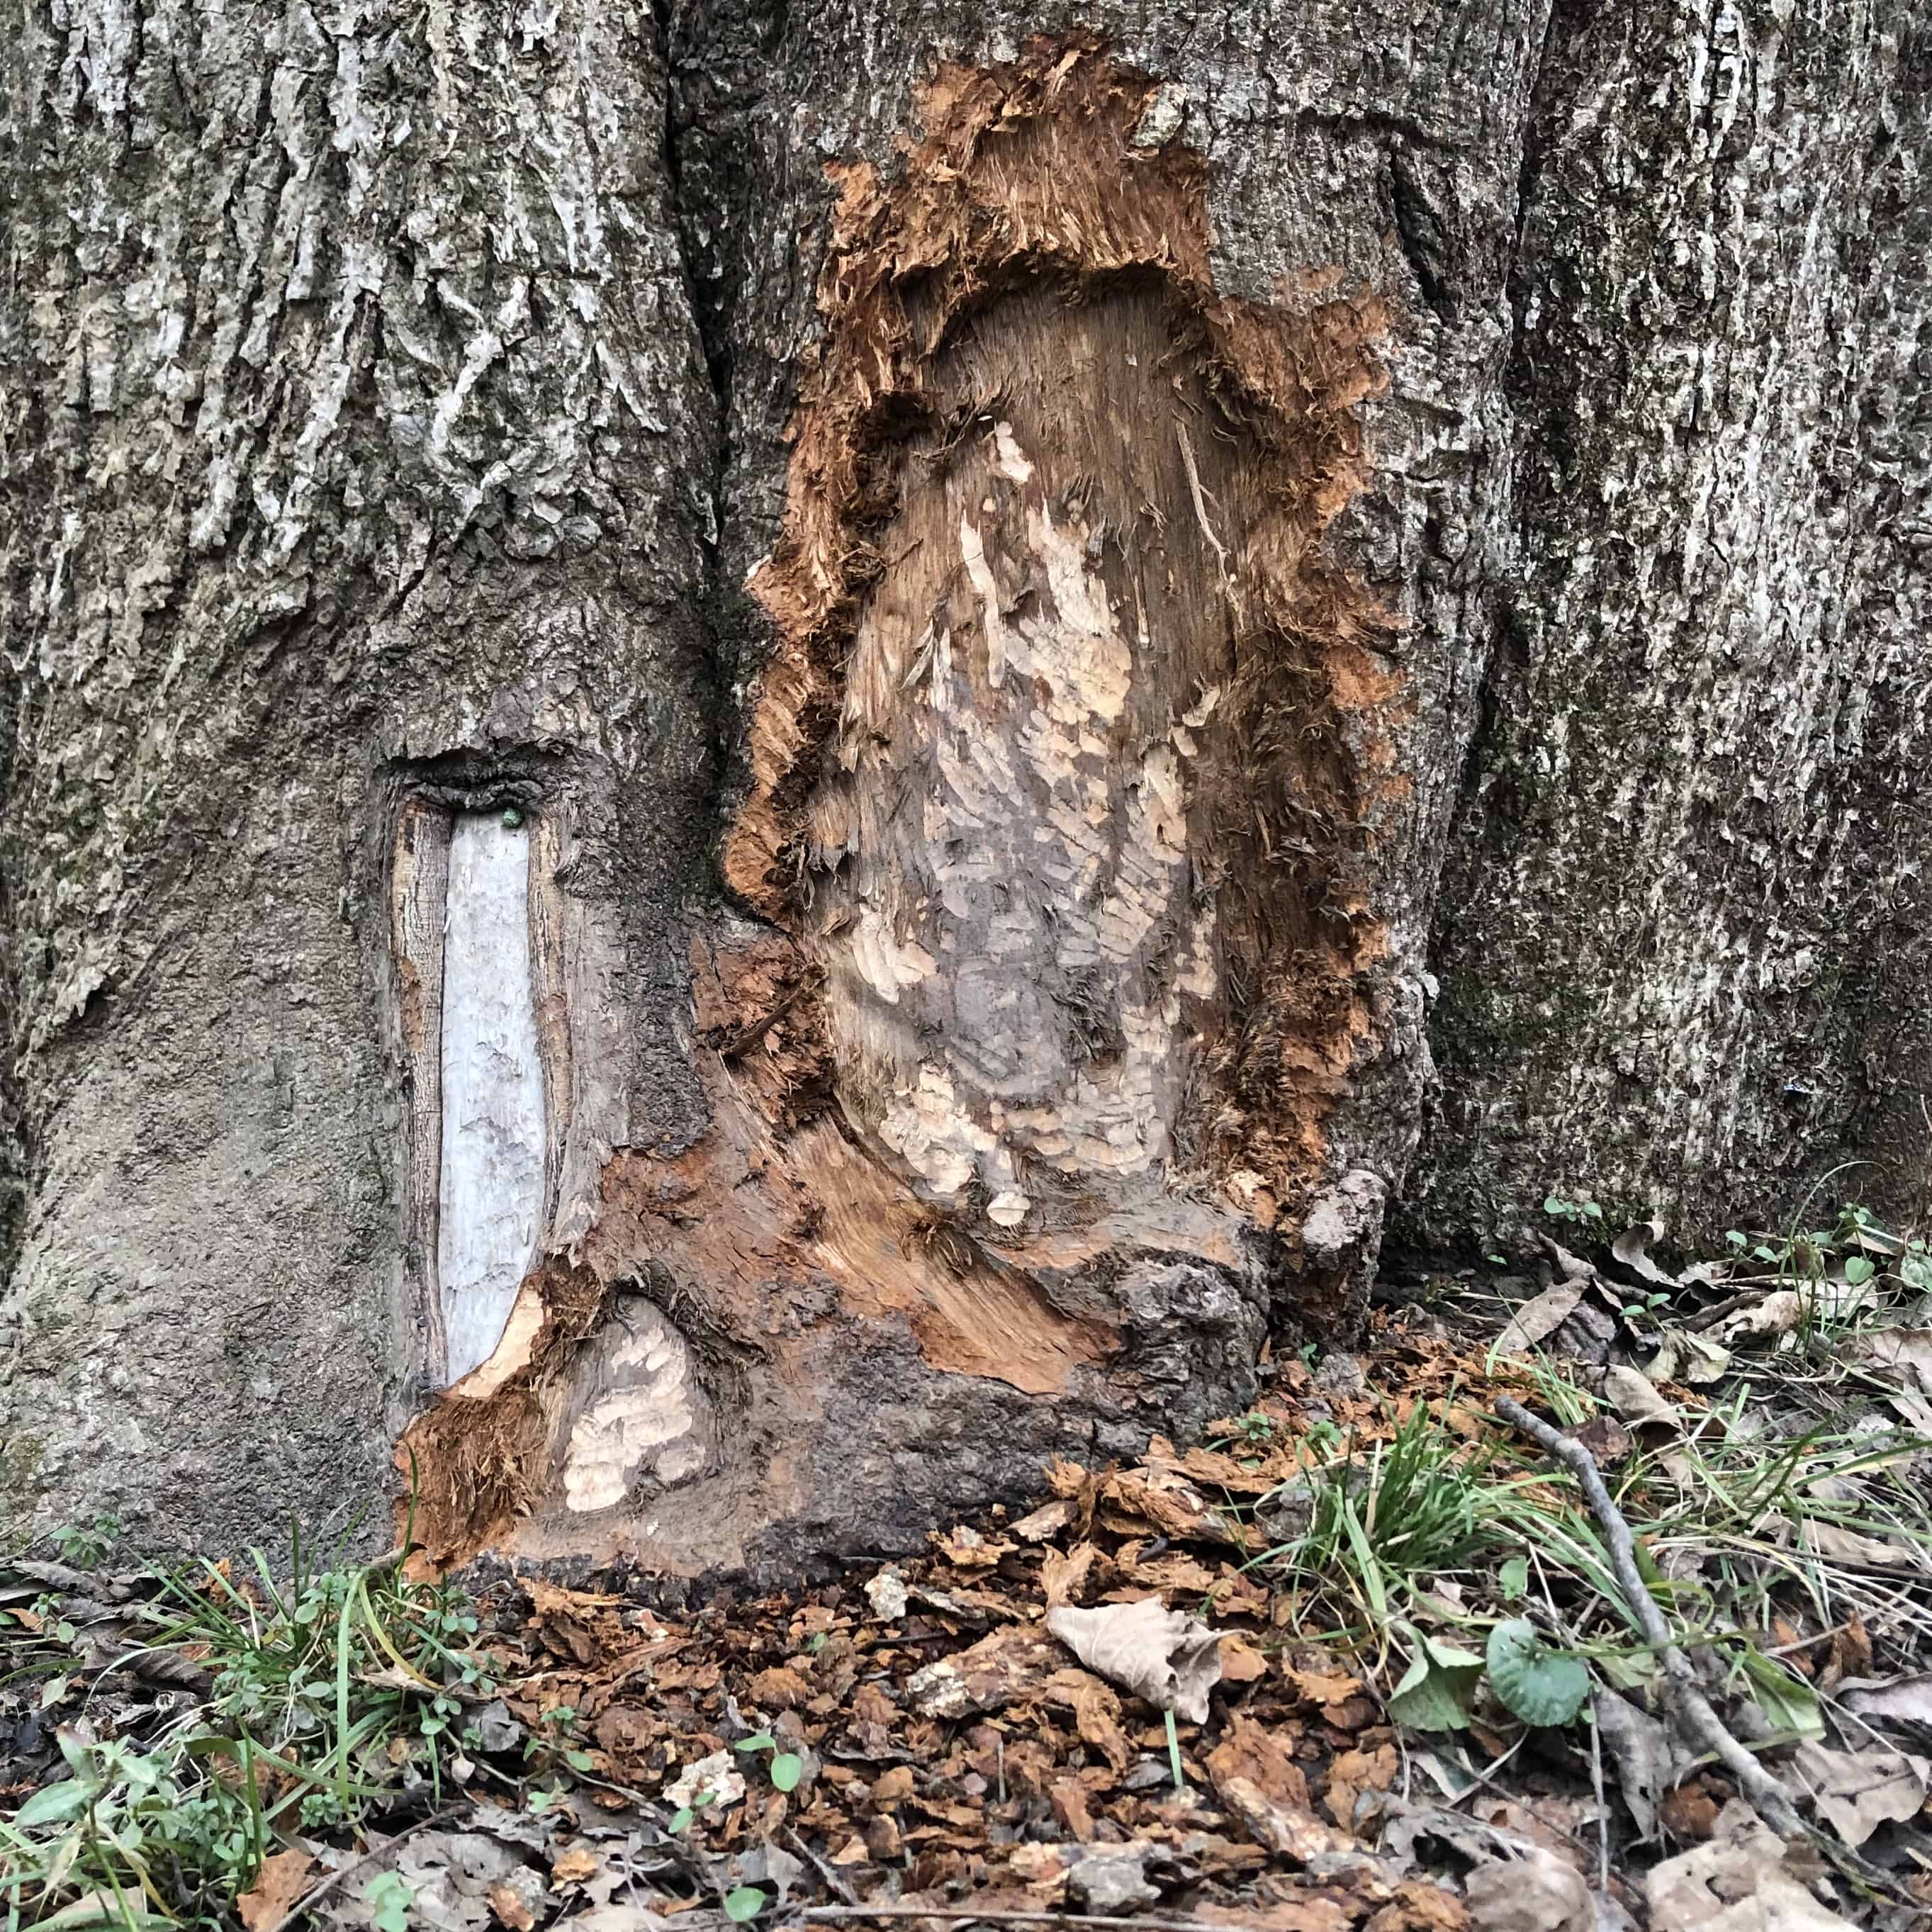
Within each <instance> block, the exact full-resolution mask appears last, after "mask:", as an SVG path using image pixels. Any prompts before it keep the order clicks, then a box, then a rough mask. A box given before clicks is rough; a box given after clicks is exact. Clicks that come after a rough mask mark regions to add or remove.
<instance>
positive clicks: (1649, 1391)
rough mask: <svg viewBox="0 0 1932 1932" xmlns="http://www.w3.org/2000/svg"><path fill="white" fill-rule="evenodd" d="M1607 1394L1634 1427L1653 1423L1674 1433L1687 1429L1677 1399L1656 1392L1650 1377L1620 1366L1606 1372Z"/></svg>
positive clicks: (1679, 1433) (1615, 1407) (1612, 1403)
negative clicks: (1665, 1397) (1672, 1401)
mask: <svg viewBox="0 0 1932 1932" xmlns="http://www.w3.org/2000/svg"><path fill="white" fill-rule="evenodd" d="M1604 1400H1606V1401H1607V1402H1608V1403H1610V1406H1612V1407H1613V1409H1616V1412H1617V1413H1618V1414H1619V1415H1620V1416H1622V1418H1623V1419H1624V1420H1625V1421H1626V1422H1628V1424H1631V1427H1633V1428H1640V1427H1643V1424H1646V1423H1655V1424H1657V1425H1658V1427H1660V1428H1663V1429H1668V1430H1670V1431H1671V1433H1673V1435H1682V1433H1683V1432H1684V1418H1683V1417H1682V1416H1681V1415H1679V1414H1678V1412H1677V1407H1676V1404H1675V1403H1671V1402H1668V1401H1667V1400H1665V1399H1664V1397H1662V1396H1661V1395H1659V1394H1658V1392H1657V1390H1656V1388H1655V1386H1654V1385H1652V1383H1651V1382H1650V1381H1649V1379H1648V1378H1646V1377H1645V1376H1640V1375H1639V1374H1638V1373H1637V1370H1634V1369H1627V1368H1624V1367H1621V1366H1619V1367H1613V1368H1608V1369H1606V1370H1604Z"/></svg>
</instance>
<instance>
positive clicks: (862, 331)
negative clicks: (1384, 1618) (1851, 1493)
mask: <svg viewBox="0 0 1932 1932" xmlns="http://www.w3.org/2000/svg"><path fill="white" fill-rule="evenodd" d="M1918 13H1919V14H1920V16H1921V18H1920V19H1918V20H1917V21H1916V22H1915V23H1914V24H1913V25H1912V26H1909V27H1907V26H1903V25H1901V24H1900V22H1899V20H1898V19H1897V15H1896V10H1892V11H1891V12H1888V13H1887V14H1886V16H1885V17H1884V18H1883V19H1882V20H1881V19H1879V18H1877V17H1876V16H1874V15H1873V14H1872V13H1870V12H1868V11H1867V10H1861V9H1857V8H1846V9H1832V10H1829V14H1828V15H1827V16H1826V17H1823V19H1820V20H1811V19H1807V20H1797V19H1796V18H1794V17H1791V16H1792V10H1790V8H1789V7H1783V6H1775V5H1769V4H1767V5H1763V6H1762V7H1755V8H1748V9H1744V10H1736V9H1733V10H1727V11H1726V12H1724V13H1723V14H1721V17H1720V18H1719V20H1718V23H1716V24H1715V26H1713V25H1712V24H1711V23H1709V22H1707V21H1706V20H1705V19H1704V18H1703V16H1702V14H1701V13H1700V14H1697V15H1695V16H1694V15H1693V13H1691V10H1688V8H1685V9H1681V10H1680V9H1679V8H1676V7H1673V6H1672V5H1669V4H1667V0H1631V4H1630V5H1626V6H1624V7H1614V6H1610V5H1603V6H1598V7H1589V6H1587V5H1586V6H1574V5H1565V6H1562V7H1558V8H1557V10H1556V12H1555V13H1554V14H1552V13H1550V10H1549V8H1548V7H1547V6H1546V5H1543V4H1541V0H1471V4H1469V5H1465V6H1463V7H1460V8H1459V9H1457V10H1454V12H1453V13H1447V14H1445V13H1444V12H1443V11H1442V10H1441V9H1439V8H1438V7H1436V6H1434V5H1425V4H1424V3H1423V0H1396V3H1395V4H1394V5H1385V6H1383V7H1380V8H1379V9H1377V10H1374V11H1373V13H1368V12H1364V11H1363V10H1358V9H1355V8H1352V7H1348V6H1346V5H1340V4H1336V0H1280V4H1277V5H1271V6H1262V7H1252V6H1246V7H1236V6H1233V5H1214V6H1211V7H1207V8H1206V9H1205V10H1204V9H1202V8H1200V7H1195V6H1193V5H1190V6H1187V7H1181V6H1180V5H1172V6H1168V5H1154V6H1137V7H1125V6H1109V5H1099V6H1095V7H1090V8H1088V9H1087V10H1084V11H1082V12H1081V13H1078V14H1076V13H1074V12H1073V10H1070V9H1067V8H1063V7H1052V8H1048V9H1044V10H1043V9H1041V8H1040V7H1037V6H1036V7H1027V8H1022V7H1017V6H1015V7H1004V6H995V7H992V8H991V9H988V8H985V7H978V6H975V7H970V8H969V7H965V6H964V5H960V4H958V0H926V4H924V5H922V4H920V0H843V4H836V3H835V0H826V4H817V0H814V4H799V0H793V4H792V5H789V6H784V5H775V4H766V0H690V4H688V5H686V4H682V0H676V4H670V5H666V6H665V7H663V8H662V9H661V11H660V13H659V14H658V16H656V17H652V15H650V14H649V13H646V12H645V11H643V10H641V9H636V10H613V9H606V8H603V7H597V6H594V5H590V4H589V0H546V4H542V5H529V6H527V7H524V8H523V9H522V10H520V11H518V12H517V13H514V15H512V14H510V13H508V12H507V11H506V10H501V9H497V8H494V7H485V6H483V5H478V4H474V0H433V4H432V5H431V6H430V7H428V9H427V10H391V9H390V8H389V7H386V6H384V5H378V4H368V5H356V6H352V7H347V8H345V9H341V10H337V11H336V12H335V13H332V14H330V15H328V16H326V17H325V16H323V15H321V14H319V13H316V12H314V11H311V10H309V9H308V8H307V7H289V8H287V9H286V10H283V11H280V12H278V11H277V10H275V9H274V8H272V7H269V6H268V5H234V6H231V7H230V8H229V10H226V11H225V12H219V13H217V12H210V11H209V10H207V9H205V8H200V7H189V6H187V5H184V4H181V0H139V3H138V4H131V5H126V6H114V7H108V6H101V7H80V6H70V5H65V4H63V5H60V6H57V7H37V8H36V9H35V10H34V11H33V13H31V17H30V19H29V21H28V26H27V28H26V31H25V32H24V33H23V34H20V36H18V37H17V38H16V39H15V40H13V43H11V44H10V47H9V49H8V51H7V54H6V55H5V59H6V62H7V77H8V79H7V97H6V101H5V109H4V127H5V141H6V146H5V163H4V165H5V171H6V172H5V186H6V188H7V193H8V196H9V199H10V205H11V206H12V207H13V208H14V210H15V211H16V214H15V224H16V225H15V242H14V253H13V268H12V275H11V279H10V283H9V285H8V287H7V293H6V296H5V306H4V308H0V329H4V335H0V381H3V382H4V391H3V392H0V394H4V398H5V412H6V413H5V419H4V432H5V434H4V441H0V465H4V468H0V478H4V489H5V496H4V498H3V499H0V502H4V506H5V507H4V512H0V514H4V523H0V542H4V543H5V545H6V546H7V548H6V552H5V557H6V585H7V595H6V600H5V604H4V606H0V610H4V613H5V615H4V618H0V622H4V625H5V630H4V632H0V637H4V642H5V653H6V655H5V660H4V661H5V666H6V670H5V675H4V677H0V756H4V757H5V758H6V760H7V762H6V764H5V767H4V769H5V787H6V799H5V820H4V823H0V919H4V920H5V938H6V947H7V950H6V960H7V974H6V978H5V986H4V988H0V1001H4V1003H5V1004H4V1008H0V1013H3V1014H4V1017H5V1019H6V1021H7V1025H8V1026H9V1028H10V1039H11V1040H12V1043H13V1046H12V1051H11V1053H10V1062H9V1069H8V1072H7V1079H6V1081H5V1084H4V1085H0V1138H5V1139H9V1140H10V1142H11V1143H12V1145H11V1149H10V1151H9V1153H8V1154H7V1156H6V1157H5V1159H4V1160H0V1241H5V1242H6V1243H7V1244H8V1247H6V1248H5V1249H0V1259H5V1260H6V1261H7V1262H9V1263H10V1287H9V1292H8V1300H7V1319H8V1322H9V1324H10V1331H9V1332H7V1333H6V1334H0V1346H5V1348H7V1349H8V1350H9V1352H10V1356H11V1360H12V1363H13V1373H12V1375H11V1377H10V1385H9V1388H8V1391H7V1397H6V1425H5V1426H6V1429H7V1442H6V1448H5V1452H4V1467H0V1508H5V1510H6V1511H7V1513H8V1514H16V1515H20V1516H23V1517H25V1518H26V1519H27V1520H33V1521H46V1520H57V1519H58V1518H60V1517H70V1516H74V1515H77V1514H83V1513H84V1512H86V1511H89V1510H90V1509H92V1508H95V1507H99V1506H105V1505H107V1502H109V1501H110V1499H111V1500H112V1501H113V1502H115V1504H116V1505H118V1508H119V1510H120V1513H121V1514H122V1515H123V1516H124V1517H127V1518H129V1519H130V1520H131V1521H132V1522H133V1523H134V1525H135V1526H137V1527H138V1528H139V1529H140V1530H141V1531H142V1532H143V1533H144V1534H145V1535H148V1537H150V1538H182V1539H186V1540H190V1541H199V1542H201V1543H203V1544H206V1545H208V1546H210V1547H214V1546H220V1545H226V1544H233V1543H234V1542H236V1541H240V1540H242V1539H244V1538H248V1537H250V1536H259V1535H262V1534H263V1533H265V1532H267V1531H269V1529H272V1526H273V1525H274V1524H275V1523H277V1522H278V1521H279V1520H282V1519H284V1517H286V1516H287V1514H289V1513H290V1512H291V1511H294V1512H296V1513H299V1514H302V1515H303V1516H305V1517H308V1519H310V1520H311V1521H316V1522H320V1523H329V1522H335V1523H346V1522H348V1521H351V1520H362V1521H363V1523H364V1527H363V1529H362V1532H361V1533H362V1535H363V1536H364V1537H365V1540H368V1539H372V1538H375V1537H377V1536H378V1535H386V1534H388V1533H389V1526H388V1524H387V1523H386V1522H384V1521H382V1520H381V1518H382V1515H383V1511H384V1510H385V1509H386V1508H387V1507H388V1506H389V1502H391V1501H393V1500H395V1499H398V1497H400V1498H401V1500H400V1502H397V1505H396V1506H397V1507H398V1509H399V1511H401V1519H402V1522H401V1526H402V1527H404V1528H405V1529H407V1530H408V1531H410V1532H411V1533H413V1535H415V1536H416V1538H418V1539H419V1541H421V1542H422V1544H423V1545H424V1547H425V1551H426V1553H427V1555H428V1559H429V1560H431V1561H432V1562H436V1563H440V1564H447V1563H451V1562H458V1561H461V1560H463V1559H466V1558H468V1557H469V1556H472V1555H474V1554H475V1553H478V1552H479V1551H483V1550H490V1551H493V1552H496V1553H499V1554H502V1555H505V1556H511V1557H513V1558H517V1559H532V1560H542V1561H560V1560H563V1559H572V1560H577V1561H583V1560H586V1559H587V1560H589V1561H592V1562H598V1563H607V1562H634V1563H636V1564H637V1565H640V1566H641V1567H642V1568H646V1569H648V1570H650V1571H656V1572H658V1573H665V1574H703V1573H708V1572H712V1571H719V1570H723V1569H728V1568H748V1569H749V1570H751V1571H754V1572H766V1571H778V1570H782V1569H785V1568H794V1567H796V1565H798V1564H799V1562H802V1561H804V1560H806V1559H809V1558H811V1557H813V1556H819V1555H831V1554H837V1553H844V1552H851V1551H856V1550H876V1549H878V1548H881V1547H903V1546H904V1545H905V1544H907V1543H908V1542H909V1541H913V1540H916V1538H918V1537H919V1535H921V1534H922V1532H923V1530H924V1529H926V1527H928V1526H930V1525H932V1523H935V1522H937V1521H939V1520H942V1519H943V1518H944V1517H945V1516H946V1515H947V1514H948V1513H949V1512H952V1511H959V1510H963V1509H966V1508H971V1507H974V1506H975V1505H978V1504H980V1503H982V1502H985V1501H986V1500H988V1499H990V1498H992V1497H994V1496H1000V1495H1004V1494H1010V1493H1017V1492H1019V1491H1021V1490H1024V1489H1025V1487H1027V1486H1028V1484H1030V1483H1031V1481H1034V1479H1035V1478H1036V1476H1037V1470H1038V1468H1039V1465H1040V1462H1041V1460H1042V1459H1043V1457H1046V1456H1047V1455H1049V1454H1052V1453H1053V1452H1054V1451H1073V1452H1079V1453H1082V1454H1103V1455H1104V1454H1109V1453H1111V1452H1112V1451H1116V1450H1124V1449H1125V1448H1127V1447H1129V1446H1130V1445H1134V1444H1137V1443H1138V1442H1139V1441H1141V1440H1142V1439H1144V1438H1145V1436H1146V1435H1147V1434H1148V1433H1149V1432H1150V1431H1151V1430H1168V1431H1170V1432H1174V1433H1181V1434H1186V1433H1191V1432H1194V1431H1198V1430H1199V1429H1200V1428H1201V1427H1202V1426H1203V1425H1204V1424H1205V1423H1206V1422H1207V1421H1208V1420H1210V1419H1211V1418H1213V1417H1214V1416H1215V1415H1219V1414H1221V1413H1224V1412H1228V1411H1229V1410H1231V1409H1238V1408H1239V1407H1240V1406H1241V1405H1242V1404H1243V1403H1245V1402H1246V1401H1247V1400H1248V1398H1249V1397H1250V1394H1251V1392H1252V1390H1253V1386H1254V1376H1255V1365H1256V1360H1257V1358H1258V1355H1259V1351H1260V1349H1261V1346H1262V1341H1263V1340H1264V1337H1265V1335H1266V1334H1267V1333H1268V1330H1269V1328H1270V1325H1271V1322H1272V1321H1274V1320H1276V1319H1283V1320H1286V1322H1289V1324H1290V1325H1298V1326H1299V1328H1301V1329H1302V1330H1303V1331H1306V1332H1310V1333H1313V1334H1318V1335H1324V1336H1333V1335H1341V1334H1348V1333H1349V1332H1351V1331H1352V1329H1353V1328H1355V1326H1356V1325H1358V1322H1359V1319H1360V1316H1361V1310H1362V1308H1363V1306H1364V1298H1365V1296H1366V1293H1367V1286H1368V1283H1369V1280H1370V1277H1371V1276H1372V1274H1373V1269H1374V1267H1375V1264H1376V1252H1377V1249H1378V1246H1379V1242H1380V1240H1381V1238H1382V1222H1383V1217H1384V1212H1385V1207H1386V1206H1387V1205H1388V1203H1389V1202H1391V1199H1393V1200H1394V1202H1396V1203H1397V1205H1398V1206H1399V1208H1400V1212H1401V1214H1402V1216H1403V1223H1402V1225H1403V1230H1404V1232H1405V1235H1406V1237H1407V1238H1409V1239H1411V1240H1412V1241H1420V1242H1424V1243H1429V1244H1443V1243H1448V1242H1452V1241H1459V1240H1462V1239H1465V1238H1469V1237H1472V1236H1478V1235H1483V1236H1487V1237H1488V1238H1490V1239H1494V1238H1497V1235H1498V1234H1499V1232H1501V1233H1502V1234H1504V1235H1507V1233H1508V1231H1509V1230H1510V1229H1512V1228H1514V1227H1520V1225H1521V1223H1522V1222H1523V1218H1524V1216H1525V1215H1526V1213H1527V1212H1528V1211H1529V1210H1531V1209H1532V1208H1533V1207H1534V1205H1535V1202H1537V1201H1538V1200H1540V1199H1541V1196H1542V1195H1543V1193H1544V1191H1545V1190H1547V1188H1548V1187H1550V1186H1553V1185H1560V1186H1561V1187H1563V1188H1566V1189H1568V1190H1573V1191H1575V1192H1577V1193H1595V1194H1596V1195H1598V1196H1599V1197H1600V1198H1601V1199H1604V1200H1605V1201H1606V1202H1608V1203H1610V1204H1612V1205H1616V1206H1617V1207H1619V1208H1625V1207H1627V1208H1643V1209H1645V1210H1647V1211H1649V1210H1655V1211H1661V1212H1663V1213H1664V1214H1667V1215H1669V1216H1670V1217H1673V1218H1676V1219H1679V1220H1682V1221H1683V1222H1684V1223H1685V1225H1687V1226H1693V1227H1695V1226H1700V1225H1707V1224H1708V1223H1709V1222H1710V1221H1711V1220H1712V1217H1714V1216H1718V1215H1721V1214H1723V1213H1724V1211H1725V1209H1726V1206H1727V1203H1729V1202H1731V1201H1732V1200H1733V1199H1739V1198H1742V1199H1744V1200H1745V1201H1746V1202H1748V1204H1750V1205H1753V1206H1755V1207H1757V1208H1760V1210H1761V1211H1764V1212H1769V1211H1772V1210H1774V1209H1781V1208H1784V1207H1787V1206H1788V1205H1792V1204H1793V1201H1794V1199H1795V1197H1796V1194H1797V1193H1798V1192H1799V1189H1800V1187H1802V1184H1803V1183H1804V1182H1805V1181H1807V1180H1808V1179H1809V1178H1811V1176H1812V1175H1813V1174H1814V1173H1815V1172H1817V1170H1818V1169H1820V1168H1821V1167H1823V1166H1829V1164H1830V1162H1831V1160H1832V1159H1833V1158H1843V1157H1846V1156H1859V1157H1865V1158H1868V1159H1870V1160H1874V1161H1876V1162H1878V1163H1881V1168H1880V1172H1881V1175H1882V1181H1883V1184H1884V1187H1888V1188H1890V1189H1891V1190H1894V1192H1899V1191H1902V1192H1903V1193H1908V1194H1909V1193H1910V1192H1911V1191H1912V1190H1913V1189H1915V1187H1917V1185H1918V1181H1919V1179H1920V1178H1921V1175H1922V1172H1923V1168H1924V1154H1925V1144H1926V1128H1925V1123H1924V1118H1923V1109H1922V1106H1921V1100H1920V1097H1921V1094H1923V1093H1924V1090H1925V1088H1926V1086H1927V1079H1926V1072H1927V1070H1926V1067H1925V1066H1924V1054H1925V1052H1927V1050H1928V1049H1932V974H1927V972H1925V971H1921V970H1919V969H1918V964H1917V962H1916V956H1915V948H1922V947H1923V946H1924V944H1925V941H1924V938H1923V936H1922V934H1921V923H1922V922H1921V921H1920V920H1919V919H1918V915H1917V913H1916V912H1915V910H1914V908H1915V905H1916V903H1917V901H1916V897H1915V895H1916V894H1917V892H1918V890H1919V889H1920V888H1919V886H1918V864H1919V862H1920V860H1921V856H1922V854H1923V852H1924V847H1925V844H1926V840H1925V838H1924V832H1923V830H1922V821H1921V815H1920V814H1918V811H1917V810H1916V808H1915V799H1914V796H1913V792H1912V785H1911V782H1910V780H1911V774H1912V769H1913V767H1912V757H1913V755H1914V754H1915V750H1916V748H1917V745H1918V733H1920V732H1921V731H1922V730H1923V724H1922V720H1923V717H1924V710H1925V694H1926V691H1927V680H1926V679H1925V677H1924V673H1923V671H1922V670H1921V667H1920V665H1919V664H1918V663H1917V662H1915V661H1914V659H1913V656H1912V652H1911V648H1910V646H1911V643H1912V640H1913V638H1914V631H1915V619H1918V618H1921V617H1922V616H1923V615H1924V602H1925V598H1926V583H1927V572H1926V569H1925V568H1924V562H1923V561H1922V559H1924V555H1925V547H1926V545H1927V541H1928V538H1927V532H1928V531H1932V510H1928V509H1927V505H1926V503H1925V500H1924V490H1925V487H1926V475H1927V458H1926V455H1925V438H1924V434H1923V431H1924V420H1925V415H1926V405H1925V401H1924V397H1925V391H1926V386H1925V382H1924V374H1923V373H1922V372H1921V369H1920V368H1919V365H1920V364H1921V363H1922V362H1926V360H1927V356H1928V355H1932V350H1925V349H1921V347H1919V341H1920V338H1921V336H1922V335H1923V334H1924V330H1925V329H1926V327H1927V322H1926V317H1927V302H1926V299H1925V292H1924V269H1923V266H1922V264H1923V262H1924V257H1925V244H1926V241H1927V225H1928V219H1927V210H1926V203H1925V199H1924V194H1923V193H1922V190H1920V189H1919V187H1918V182H1917V179H1916V175H1915V172H1914V171H1915V167H1916V165H1917V156H1918V154H1919V153H1920V152H1921V151H1922V149H1923V145H1924V133H1925V129H1924V118H1925V89H1924V80H1925V77H1926V72H1927V62H1928V53H1927V49H1928V45H1932V42H1928V38H1927V33H1928V28H1927V20H1932V14H1928V13H1927V10H1926V9H1925V8H1924V7H1922V6H1921V7H1919V8H1918ZM1915 428H1916V429H1917V430H1918V432H1919V433H1918V434H1917V435H1915V434H1914V430H1915ZM1445 866H1446V870H1445ZM1445 888H1446V889H1445ZM1432 1002H1433V1011H1432V1010H1431V1009H1432ZM1425 1130H1426V1140H1425V1141H1424V1145H1423V1148H1422V1153H1421V1158H1420V1159H1419V1160H1418V1158H1417V1147H1418V1136H1423V1135H1424V1133H1425ZM14 1175H17V1177H18V1178H17V1181H16V1180H13V1179H12V1178H10V1177H12V1176H14ZM1879 1191H1882V1190H1879ZM9 1200H11V1201H13V1202H16V1203H17V1207H16V1208H9V1207H8V1206H7V1205H6V1204H7V1202H8V1201H9Z"/></svg>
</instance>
